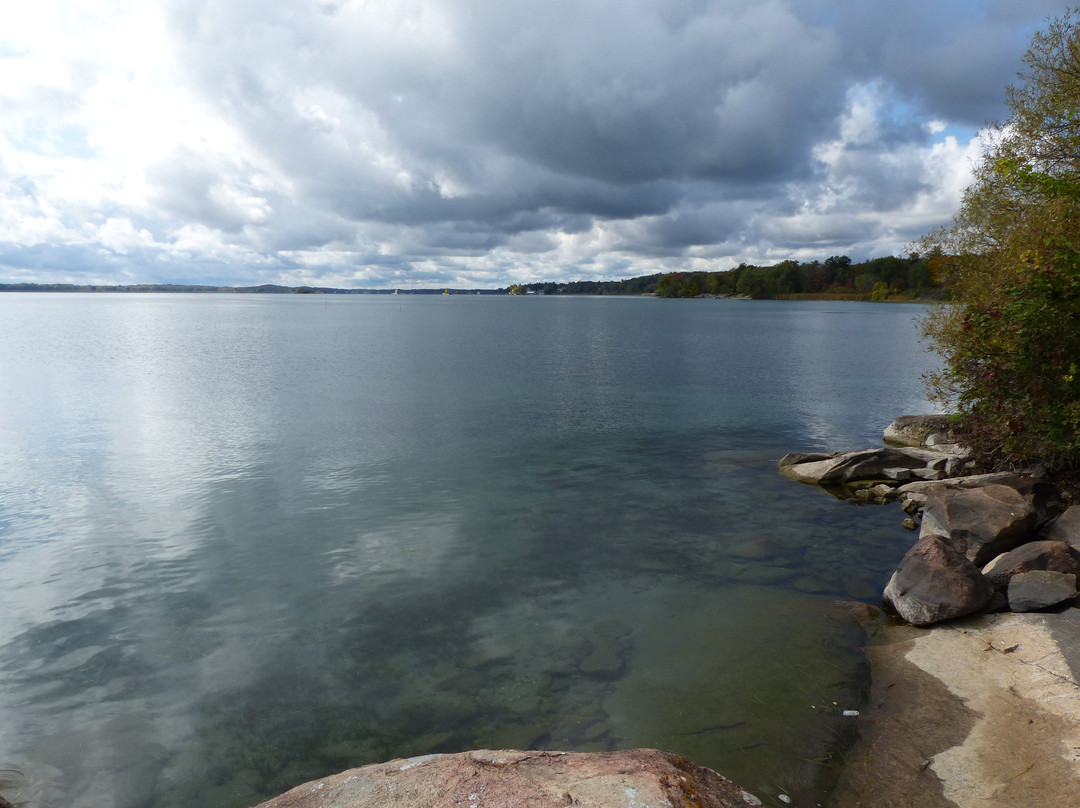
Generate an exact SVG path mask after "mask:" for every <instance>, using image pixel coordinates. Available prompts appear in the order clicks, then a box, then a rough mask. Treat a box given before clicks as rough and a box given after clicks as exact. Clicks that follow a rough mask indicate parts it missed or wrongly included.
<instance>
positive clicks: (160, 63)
mask: <svg viewBox="0 0 1080 808" xmlns="http://www.w3.org/2000/svg"><path fill="white" fill-rule="evenodd" d="M7 5H8V7H5V9H4V11H2V12H0V282H7V283H20V282H39V283H80V284H86V283H95V284H130V283H208V284H215V285H230V286H244V285H254V284H262V283H279V284H284V285H289V286H299V285H316V286H336V287H344V288H373V289H374V288H403V289H404V288H433V287H447V286H449V287H454V288H495V287H502V286H506V285H508V284H510V283H523V282H526V283H527V282H533V281H549V280H555V281H570V280H612V279H619V278H629V277H635V276H638V275H647V274H652V273H655V272H674V271H699V270H708V271H714V270H725V269H730V268H732V267H734V266H737V265H738V264H740V263H743V262H745V263H752V264H772V263H776V262H778V261H782V260H786V259H789V258H793V259H796V260H800V261H811V260H814V259H819V260H824V259H825V258H828V257H829V256H831V255H848V256H850V257H851V258H852V259H854V260H856V261H859V260H864V259H867V258H874V257H880V256H884V255H906V254H907V253H908V252H909V251H910V249H911V244H912V242H913V241H914V240H915V239H917V238H918V237H919V236H920V235H921V234H923V233H925V232H927V231H929V230H931V229H933V228H935V227H937V226H939V225H943V224H947V223H948V221H949V220H950V218H951V217H952V215H953V214H954V213H955V211H956V209H957V206H958V204H959V202H960V198H961V194H962V192H963V189H964V188H965V187H966V186H967V184H968V183H969V181H970V172H971V168H972V166H973V165H974V163H975V161H977V159H978V157H979V153H980V152H979V141H978V132H979V130H980V128H982V127H984V126H985V125H986V124H987V122H990V121H995V120H1001V119H1002V118H1004V117H1005V116H1006V114H1007V110H1006V109H1005V107H1004V105H1003V99H1004V88H1005V87H1006V86H1007V85H1009V84H1012V83H1016V81H1017V73H1018V71H1019V70H1020V69H1021V68H1022V62H1021V59H1022V56H1023V53H1024V51H1025V50H1026V48H1027V46H1028V43H1029V41H1030V38H1031V35H1032V34H1033V33H1034V32H1035V31H1037V30H1039V29H1040V28H1042V27H1043V26H1044V25H1045V23H1046V21H1047V20H1048V19H1049V18H1052V17H1055V16H1059V15H1060V14H1062V13H1063V12H1064V10H1065V6H1064V5H1063V4H1062V3H1060V2H1046V1H1044V0H996V1H995V0H33V2H26V3H9V4H7Z"/></svg>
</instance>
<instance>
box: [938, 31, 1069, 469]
mask: <svg viewBox="0 0 1080 808" xmlns="http://www.w3.org/2000/svg"><path fill="white" fill-rule="evenodd" d="M1078 28H1080V23H1078V20H1077V11H1076V10H1075V9H1074V10H1071V11H1069V12H1067V13H1066V14H1065V15H1064V16H1063V17H1061V18H1059V19H1056V20H1054V21H1052V22H1051V23H1049V25H1048V26H1047V28H1046V29H1045V30H1044V31H1042V32H1040V33H1038V34H1036V35H1035V37H1034V38H1033V40H1032V43H1031V47H1030V49H1029V50H1028V53H1027V55H1026V57H1025V64H1026V68H1027V69H1026V70H1025V72H1023V73H1021V74H1020V77H1021V80H1022V81H1021V83H1020V84H1019V85H1017V86H1015V87H1012V88H1009V89H1008V90H1007V91H1006V92H1007V95H1006V98H1007V103H1008V107H1009V111H1010V116H1009V119H1008V120H1007V121H1005V122H1004V123H1001V124H997V125H994V126H993V127H991V128H990V129H989V130H988V132H987V133H986V135H985V136H984V143H983V146H984V149H983V159H982V161H981V163H980V165H979V166H978V167H977V168H976V171H975V178H974V182H973V184H972V185H971V186H970V187H969V188H968V190H967V192H966V193H965V196H964V200H963V204H962V206H961V209H960V211H959V213H958V214H957V216H956V218H955V221H954V223H953V225H952V227H950V228H947V229H944V230H941V231H939V232H937V233H933V234H931V235H930V236H928V237H927V238H926V239H924V244H923V245H922V248H923V249H924V250H925V251H928V252H929V253H931V254H932V255H934V256H937V257H939V258H941V261H940V263H941V265H942V267H943V270H942V271H943V272H944V273H945V275H946V281H947V283H948V285H949V286H950V288H951V290H952V293H953V296H954V299H955V300H956V303H955V304H954V305H951V306H947V307H941V308H939V309H938V310H936V311H935V312H933V313H932V314H931V315H929V316H928V317H927V318H926V319H925V320H924V322H923V327H924V332H925V334H926V335H927V336H928V337H929V339H930V344H931V347H932V348H933V349H934V350H935V351H937V352H938V353H939V354H940V355H941V356H942V358H943V360H944V362H943V369H942V371H941V372H940V373H937V374H934V375H932V376H931V377H930V378H929V379H928V383H929V388H930V392H931V396H932V397H933V398H934V399H936V400H938V401H940V402H942V403H944V404H945V405H946V406H948V407H949V408H951V409H953V410H954V411H955V412H956V414H957V421H958V426H959V428H960V429H961V431H962V432H963V433H964V435H965V439H966V440H967V442H968V443H969V444H970V445H971V447H972V448H973V449H974V450H975V452H976V455H977V457H978V458H979V459H981V460H982V461H983V462H984V464H985V465H987V466H991V467H994V466H996V467H1004V466H1008V465H1012V464H1017V463H1023V462H1034V461H1041V462H1043V463H1044V464H1046V465H1047V466H1048V467H1050V468H1051V469H1060V470H1078V469H1080V30H1078Z"/></svg>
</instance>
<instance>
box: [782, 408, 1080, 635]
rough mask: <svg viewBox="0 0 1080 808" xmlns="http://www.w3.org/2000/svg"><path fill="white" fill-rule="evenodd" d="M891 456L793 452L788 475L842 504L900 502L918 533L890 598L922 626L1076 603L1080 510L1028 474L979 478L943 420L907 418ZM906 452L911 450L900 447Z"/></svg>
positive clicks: (1035, 473) (889, 603) (897, 426)
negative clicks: (985, 613)
mask: <svg viewBox="0 0 1080 808" xmlns="http://www.w3.org/2000/svg"><path fill="white" fill-rule="evenodd" d="M884 438H885V442H886V444H892V445H886V446H885V447H883V448H881V449H865V450H859V451H850V452H835V453H830V454H804V453H793V454H789V455H786V456H785V457H784V458H783V459H782V460H781V461H780V471H781V473H783V474H785V475H786V476H788V477H791V478H792V479H794V480H798V481H799V482H803V483H808V484H812V485H818V486H821V487H822V488H824V489H825V490H827V491H828V492H829V493H831V494H833V495H834V496H837V497H841V498H847V499H854V500H858V501H863V502H890V501H894V500H899V501H900V502H901V503H902V504H903V507H904V510H905V512H907V513H908V514H910V516H909V517H908V519H907V520H906V521H905V525H906V526H907V527H909V528H911V529H915V528H918V531H919V536H918V541H916V542H915V543H914V545H913V546H912V548H911V549H910V550H909V551H908V553H907V555H905V556H904V558H903V560H902V561H901V562H900V565H899V566H898V567H897V569H896V572H895V573H894V574H893V576H892V579H891V580H890V581H889V584H888V586H886V588H885V592H884V593H883V599H884V603H885V606H886V607H887V608H888V609H890V610H891V611H892V612H893V613H895V614H897V615H898V616H900V617H901V618H903V619H904V620H905V621H907V622H908V623H911V624H912V625H915V626H928V625H932V624H934V623H940V622H943V621H946V620H954V619H956V618H958V617H965V616H967V615H970V614H976V613H980V612H990V613H995V612H1003V611H1011V612H1033V611H1039V610H1042V609H1047V608H1051V607H1054V606H1057V605H1059V604H1064V603H1068V602H1071V601H1073V600H1075V598H1076V597H1077V594H1078V586H1077V583H1078V581H1080V505H1076V506H1071V503H1070V502H1069V501H1068V498H1067V496H1066V494H1065V492H1063V491H1061V490H1060V489H1059V488H1058V487H1057V486H1056V485H1054V484H1053V483H1051V482H1048V481H1046V480H1045V479H1043V475H1042V472H1041V470H1039V469H1033V470H1032V471H1031V472H1029V473H1024V474H1014V473H1003V474H979V475H973V474H971V473H970V472H971V471H972V469H973V465H972V463H971V460H970V457H969V454H968V452H967V450H966V449H965V448H964V447H963V446H961V445H960V444H959V443H957V442H956V440H955V439H954V437H953V435H952V434H951V432H950V431H949V425H948V420H947V419H946V417H945V416H930V415H922V416H905V417H902V418H898V419H897V420H896V421H894V422H893V423H892V424H891V425H890V426H889V428H888V429H886V431H885V436H884ZM897 444H903V445H897Z"/></svg>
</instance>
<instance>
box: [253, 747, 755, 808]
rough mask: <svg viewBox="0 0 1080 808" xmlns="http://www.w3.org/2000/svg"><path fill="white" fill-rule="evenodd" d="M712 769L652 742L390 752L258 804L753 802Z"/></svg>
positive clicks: (613, 807) (511, 807) (465, 807)
mask: <svg viewBox="0 0 1080 808" xmlns="http://www.w3.org/2000/svg"><path fill="white" fill-rule="evenodd" d="M760 805H761V801H760V800H758V799H757V798H756V797H754V796H752V795H750V794H748V793H747V792H745V791H743V790H742V789H741V788H740V787H739V786H737V785H735V783H733V782H731V781H730V780H728V779H727V778H724V777H721V776H720V775H719V774H717V773H716V772H714V771H712V770H711V769H706V768H704V767H702V766H698V765H696V764H694V763H691V762H690V761H689V760H687V759H686V758H683V757H680V756H679V755H673V754H670V753H668V752H660V751H657V750H655V749H635V750H631V751H626V752H591V753H585V752H519V751H509V750H503V751H498V752H492V751H488V750H480V751H474V752H461V753H458V754H454V755H428V756H425V757H419V758H410V759H408V760H392V761H390V762H389V763H377V764H374V765H371V766H363V767H361V768H359V769H350V770H349V771H346V772H342V773H341V774H335V775H333V776H331V777H325V778H323V779H321V780H314V781H312V782H310V783H305V784H304V785H302V786H297V787H296V788H294V789H293V790H292V791H288V792H286V793H285V794H282V795H281V796H280V797H275V798H274V799H272V800H270V801H269V802H264V803H262V805H261V806H259V807H258V808H566V806H575V808H632V807H633V808H751V807H752V806H753V807H757V806H760Z"/></svg>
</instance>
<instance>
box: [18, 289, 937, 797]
mask: <svg viewBox="0 0 1080 808" xmlns="http://www.w3.org/2000/svg"><path fill="white" fill-rule="evenodd" d="M918 314H920V310H919V309H918V308H916V307H907V306H887V305H873V304H855V303H833V304H830V303H773V302H745V301H713V300H700V301H697V300H695V301H669V300H657V299H644V298H632V299H625V298H510V297H497V298H493V297H456V296H451V297H444V296H438V297H414V296H397V297H383V296H365V297H314V296H302V297H301V296H296V297H291V296H267V297H261V296H254V295H244V296H240V295H236V296H231V295H220V296H218V295H198V296H195V295H192V296H184V295H145V296H142V295H138V296H136V295H60V294H54V295H35V294H26V295H22V294H19V295H16V294H8V295H2V296H0V372H2V383H0V436H2V441H0V716H2V720H0V794H4V795H5V796H8V797H9V799H12V798H13V799H16V800H20V801H22V802H24V803H26V804H29V805H41V806H45V805H48V806H53V807H54V808H75V806H78V807H79V808H82V806H94V808H114V807H115V808H137V807H140V806H148V807H149V806H153V807H155V808H156V807H158V806H160V807H161V808H171V806H187V805H192V804H199V805H203V806H209V808H234V807H236V806H248V805H252V804H254V803H255V802H258V801H259V800H261V799H265V798H267V797H269V796H271V795H272V794H275V793H277V792H279V791H281V790H284V789H285V788H288V787H290V786H292V785H295V784H297V783H299V782H302V781H304V780H308V779H312V778H315V777H318V776H320V775H322V774H325V773H328V772H332V771H338V770H341V769H343V768H347V767H349V766H354V765H360V764H363V763H368V762H373V761H377V760H384V759H389V758H393V757H399V756H410V755H417V754H423V753H427V752H432V751H456V750H461V749H467V748H473V747H488V748H500V747H533V748H551V749H556V748H557V749H580V750H591V749H612V748H628V747H634V746H655V747H660V748H665V749H670V750H672V751H676V752H680V753H683V754H686V755H688V756H690V757H691V758H693V759H694V760H696V761H697V762H699V763H702V764H704V765H708V766H710V767H712V768H715V769H717V770H718V771H720V772H722V773H724V774H726V775H728V776H729V777H732V778H733V779H735V780H737V781H739V782H740V783H741V784H742V785H744V786H745V787H746V788H748V789H750V790H752V791H755V792H756V793H758V794H760V795H761V796H763V797H766V798H769V797H772V798H775V796H776V795H778V794H780V793H783V792H785V791H786V792H787V793H788V794H790V795H792V797H793V798H794V799H795V800H796V802H795V804H813V800H814V797H815V794H814V783H815V777H816V775H817V772H818V769H819V761H820V760H821V759H822V758H823V757H824V756H825V755H827V754H828V752H829V751H830V749H832V748H833V747H834V746H835V744H836V742H837V738H838V737H840V736H841V735H842V733H843V727H844V720H843V719H841V718H839V717H838V710H839V709H840V708H842V707H844V706H850V705H851V704H853V703H854V702H855V701H857V700H858V698H859V692H860V687H861V685H862V683H863V681H864V678H863V677H864V676H865V671H864V668H863V665H862V658H861V655H860V654H859V651H858V643H859V639H860V638H859V637H858V635H857V633H856V632H855V630H854V629H853V627H852V626H851V624H850V622H849V621H848V620H847V618H846V616H845V611H844V609H843V608H842V607H839V606H837V605H836V602H837V601H838V600H852V599H856V600H858V599H862V600H870V601H874V600H876V599H877V598H878V597H879V593H880V590H881V588H882V586H883V585H884V582H885V581H886V580H887V578H888V575H889V573H890V572H891V569H892V567H893V566H895V563H896V562H897V561H898V560H899V558H900V557H901V556H902V555H903V553H904V551H905V550H906V549H907V547H908V545H909V544H910V541H911V539H910V535H909V534H907V533H906V532H905V531H904V530H903V529H902V528H901V526H900V522H901V519H902V515H901V514H900V513H899V511H898V510H896V509H895V508H891V507H890V508H874V507H865V508H856V507H853V506H850V505H847V504H844V503H840V502H836V501H833V500H831V499H830V498H828V497H827V496H825V495H823V494H820V493H818V492H816V491H813V490H811V489H809V488H806V487H803V486H800V485H798V484H796V483H792V482H790V481H787V480H785V479H783V478H781V477H780V476H779V475H778V474H777V471H776V460H777V459H778V458H779V457H780V456H782V455H783V454H784V453H785V452H787V451H790V450H814V449H838V448H862V447H864V446H872V445H879V444H880V440H881V432H882V430H883V429H884V427H885V426H886V425H887V424H888V423H889V421H891V420H892V418H893V417H895V416H896V415H898V414H902V413H908V412H921V411H927V410H928V409H929V405H928V404H927V403H926V402H925V400H924V399H923V388H922V383H921V379H920V376H921V374H922V373H923V372H925V371H927V370H929V369H930V368H931V367H932V364H933V363H932V359H931V357H930V356H928V355H927V354H925V353H923V352H921V351H920V347H919V344H918V339H917V328H916V326H915V324H914V318H915V317H916V316H917V315H918ZM777 804H778V803H777Z"/></svg>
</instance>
